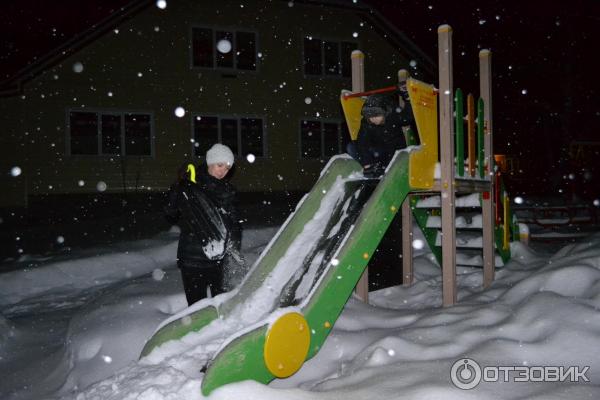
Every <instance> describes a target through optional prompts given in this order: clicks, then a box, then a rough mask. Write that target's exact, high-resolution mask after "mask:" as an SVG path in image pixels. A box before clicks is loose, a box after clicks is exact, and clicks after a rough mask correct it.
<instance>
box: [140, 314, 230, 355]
mask: <svg viewBox="0 0 600 400" xmlns="http://www.w3.org/2000/svg"><path fill="white" fill-rule="evenodd" d="M187 317H188V318H185V317H184V318H180V319H177V320H175V321H172V322H170V323H168V324H167V325H165V326H163V327H162V328H160V329H159V330H158V331H157V332H156V333H155V334H154V335H153V336H152V337H151V338H150V340H148V341H147V342H146V344H145V345H144V349H143V350H142V353H141V354H140V358H141V357H144V356H146V355H148V354H150V352H151V351H152V350H154V348H156V347H158V346H160V345H161V344H163V343H165V342H168V341H169V340H176V339H181V338H182V337H184V336H185V335H187V334H188V333H190V332H197V331H199V330H200V329H202V328H204V327H205V326H206V325H208V324H209V323H211V322H212V321H213V320H215V319H217V317H218V314H217V309H216V308H215V307H213V306H209V307H206V308H203V309H201V310H198V311H196V312H195V313H192V314H189V315H188V316H187Z"/></svg>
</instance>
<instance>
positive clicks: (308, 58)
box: [304, 38, 323, 75]
mask: <svg viewBox="0 0 600 400" xmlns="http://www.w3.org/2000/svg"><path fill="white" fill-rule="evenodd" d="M321 43H322V42H321V40H319V39H313V38H304V73H305V74H306V75H321V74H322V72H323V61H322V50H321Z"/></svg>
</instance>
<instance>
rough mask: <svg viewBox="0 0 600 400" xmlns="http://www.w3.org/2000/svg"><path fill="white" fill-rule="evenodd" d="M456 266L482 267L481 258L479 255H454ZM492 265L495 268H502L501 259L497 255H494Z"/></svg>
mask: <svg viewBox="0 0 600 400" xmlns="http://www.w3.org/2000/svg"><path fill="white" fill-rule="evenodd" d="M456 265H465V266H469V267H483V256H482V255H481V254H475V255H471V254H465V253H456ZM494 265H495V266H496V267H503V266H504V262H502V257H500V256H499V255H498V254H496V255H495V261H494Z"/></svg>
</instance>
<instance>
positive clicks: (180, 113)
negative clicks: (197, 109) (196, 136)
mask: <svg viewBox="0 0 600 400" xmlns="http://www.w3.org/2000/svg"><path fill="white" fill-rule="evenodd" d="M175 115H176V116H177V117H179V118H181V117H183V116H184V115H185V109H184V108H183V107H177V108H176V109H175Z"/></svg>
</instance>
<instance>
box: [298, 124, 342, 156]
mask: <svg viewBox="0 0 600 400" xmlns="http://www.w3.org/2000/svg"><path fill="white" fill-rule="evenodd" d="M345 125H346V123H345V122H341V123H340V122H321V121H309V120H305V121H302V122H301V124H300V151H301V153H302V158H323V159H329V158H330V157H331V156H334V155H336V154H340V152H343V151H345V148H344V150H342V149H341V148H340V145H341V144H342V143H343V140H344V139H343V138H341V137H340V136H341V134H342V133H345V134H348V133H347V129H346V130H345V131H344V129H345V128H344V127H345ZM348 141H349V138H348V139H347V140H346V143H347V142H348Z"/></svg>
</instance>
